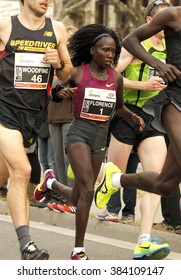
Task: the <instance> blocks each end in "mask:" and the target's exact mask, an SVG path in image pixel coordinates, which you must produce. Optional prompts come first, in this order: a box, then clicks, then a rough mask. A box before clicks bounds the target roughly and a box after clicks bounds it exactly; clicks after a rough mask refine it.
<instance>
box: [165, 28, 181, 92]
mask: <svg viewBox="0 0 181 280" xmlns="http://www.w3.org/2000/svg"><path fill="white" fill-rule="evenodd" d="M165 40H166V50H167V60H166V61H167V63H169V64H173V65H175V66H176V67H177V68H178V69H180V70H181V29H180V30H178V31H175V32H174V31H173V30H171V31H170V30H169V29H168V30H167V31H165ZM175 86H177V87H179V88H181V80H179V79H177V80H175V81H174V82H172V83H169V84H168V86H167V89H170V88H172V87H173V88H174V87H175Z"/></svg>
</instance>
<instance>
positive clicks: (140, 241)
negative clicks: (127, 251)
mask: <svg viewBox="0 0 181 280" xmlns="http://www.w3.org/2000/svg"><path fill="white" fill-rule="evenodd" d="M148 239H150V234H148V233H146V234H141V235H140V236H139V238H138V244H141V243H142V242H144V241H147V240H148Z"/></svg>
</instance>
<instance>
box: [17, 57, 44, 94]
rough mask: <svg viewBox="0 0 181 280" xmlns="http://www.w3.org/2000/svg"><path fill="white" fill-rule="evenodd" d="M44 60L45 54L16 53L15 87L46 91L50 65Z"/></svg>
mask: <svg viewBox="0 0 181 280" xmlns="http://www.w3.org/2000/svg"><path fill="white" fill-rule="evenodd" d="M44 58H45V54H34V53H33V54H32V53H31V54H30V53H15V66H14V87H15V88H24V89H34V90H37V89H46V88H47V84H48V79H49V75H50V64H49V63H47V62H46V61H44Z"/></svg>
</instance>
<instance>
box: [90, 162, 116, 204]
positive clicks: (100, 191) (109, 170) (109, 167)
mask: <svg viewBox="0 0 181 280" xmlns="http://www.w3.org/2000/svg"><path fill="white" fill-rule="evenodd" d="M117 172H120V169H119V168H118V167H117V166H116V165H115V164H113V163H112V162H108V163H106V164H105V165H104V166H103V179H102V181H101V183H100V184H99V186H98V188H97V190H96V192H95V197H94V200H95V204H96V206H97V207H98V208H100V209H102V208H104V207H105V206H106V205H107V203H108V201H109V199H110V197H111V195H113V194H114V193H115V192H117V191H118V188H114V187H113V185H112V182H111V175H112V174H113V173H117Z"/></svg>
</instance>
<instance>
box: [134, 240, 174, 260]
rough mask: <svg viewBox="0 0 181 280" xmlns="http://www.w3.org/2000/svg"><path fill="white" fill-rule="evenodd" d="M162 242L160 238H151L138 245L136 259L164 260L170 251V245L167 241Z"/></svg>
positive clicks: (135, 253) (135, 252) (135, 251)
mask: <svg viewBox="0 0 181 280" xmlns="http://www.w3.org/2000/svg"><path fill="white" fill-rule="evenodd" d="M159 243H161V239H160V238H151V239H149V240H147V241H144V242H142V243H141V244H138V245H136V247H135V250H134V254H133V259H134V260H162V259H164V258H166V257H167V256H168V254H169V253H170V246H169V245H168V244H167V243H162V244H159Z"/></svg>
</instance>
